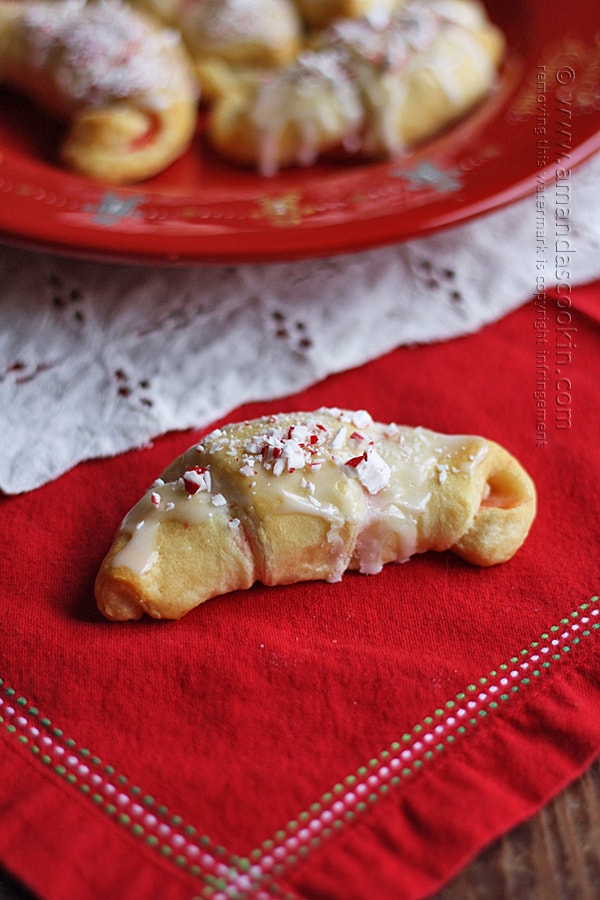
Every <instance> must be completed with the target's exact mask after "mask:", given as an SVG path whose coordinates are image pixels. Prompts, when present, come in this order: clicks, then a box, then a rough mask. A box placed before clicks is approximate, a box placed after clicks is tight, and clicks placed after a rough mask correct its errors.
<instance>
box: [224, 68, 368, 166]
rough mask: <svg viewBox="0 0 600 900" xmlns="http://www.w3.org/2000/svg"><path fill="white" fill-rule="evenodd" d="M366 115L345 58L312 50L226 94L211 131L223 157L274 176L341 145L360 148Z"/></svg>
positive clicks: (248, 80) (314, 160)
mask: <svg viewBox="0 0 600 900" xmlns="http://www.w3.org/2000/svg"><path fill="white" fill-rule="evenodd" d="M363 119H364V115H363V108H362V104H361V99H360V95H359V92H358V90H357V86H356V84H355V82H354V81H353V80H352V78H350V76H349V74H348V71H347V70H346V68H345V67H344V66H343V65H341V64H340V60H339V57H338V56H337V55H336V54H334V53H328V52H326V51H324V52H320V53H315V52H312V51H306V52H305V53H303V54H301V56H300V57H299V58H298V60H297V61H296V62H295V63H294V64H293V65H291V66H288V67H287V68H285V69H283V70H282V71H281V72H279V73H277V74H275V75H272V76H265V77H264V78H262V79H261V78H258V79H257V78H254V79H251V78H247V80H246V81H245V82H244V85H243V86H242V85H241V84H240V83H238V89H237V90H232V91H230V92H228V93H227V94H225V95H223V96H222V97H221V98H220V100H219V102H217V103H216V104H215V106H214V108H213V110H212V112H211V115H210V116H209V119H208V122H207V134H208V136H209V139H210V141H211V142H212V144H213V146H214V147H215V148H216V149H217V150H218V151H219V152H220V153H221V154H222V155H223V156H226V157H227V158H228V159H229V160H231V161H233V162H236V163H238V164H242V165H247V166H252V167H257V168H258V170H259V171H260V173H261V174H262V175H267V176H270V175H274V174H275V173H276V172H277V171H278V170H279V169H280V168H282V167H284V166H291V165H296V164H297V165H302V166H310V165H312V164H313V163H315V162H316V161H317V159H318V158H319V157H321V156H323V155H324V154H325V153H327V152H330V151H331V152H333V151H336V150H337V149H338V148H346V150H347V151H348V152H355V151H356V150H358V148H359V147H360V134H361V130H362V126H363Z"/></svg>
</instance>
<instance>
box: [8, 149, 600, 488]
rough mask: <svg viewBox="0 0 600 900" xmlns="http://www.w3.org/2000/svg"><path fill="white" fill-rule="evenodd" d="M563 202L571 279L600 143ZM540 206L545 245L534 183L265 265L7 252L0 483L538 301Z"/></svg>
mask: <svg viewBox="0 0 600 900" xmlns="http://www.w3.org/2000/svg"><path fill="white" fill-rule="evenodd" d="M569 199H570V207H569V216H568V227H569V230H568V245H569V250H570V251H571V252H570V254H569V255H568V257H567V259H568V262H569V268H568V278H569V279H570V281H571V283H572V284H573V285H575V284H577V283H583V282H586V281H590V280H592V279H594V278H597V277H599V276H600V156H597V157H595V158H593V159H592V160H590V161H588V162H587V163H586V164H584V165H582V166H581V167H579V168H578V169H577V170H575V171H574V172H573V174H572V182H571V190H570V198H569ZM544 215H545V238H544V241H543V242H542V243H541V244H540V239H539V236H536V231H537V229H536V218H537V217H538V216H539V210H538V209H536V199H535V196H532V197H529V198H526V199H525V200H522V201H519V202H518V203H516V204H513V205H512V206H510V207H507V208H505V209H502V210H499V211H496V212H494V213H491V214H488V215H487V216H484V217H481V218H479V219H477V220H474V221H472V222H469V223H466V224H462V225H460V226H457V227H454V228H451V229H448V230H446V231H443V232H440V233H437V234H435V235H432V236H428V237H420V238H416V239H414V240H410V241H407V242H405V243H402V244H399V245H395V246H389V247H383V248H379V249H375V250H369V251H365V252H362V253H356V254H352V255H348V256H337V257H332V258H328V259H324V260H323V259H319V260H307V261H301V262H293V263H291V262H290V263H285V262H284V263H274V264H270V265H250V264H248V265H240V266H237V267H229V266H228V267H225V266H196V267H186V268H183V267H182V268H169V267H166V266H165V267H161V266H148V267H140V266H134V265H117V264H109V263H102V262H89V261H82V260H75V259H68V258H62V257H58V256H52V255H47V254H43V253H34V252H30V251H25V250H21V249H15V248H9V247H3V248H0V284H1V287H0V323H1V325H0V410H1V411H2V425H3V439H2V441H1V442H0V488H1V489H2V490H3V491H4V492H5V493H20V492H23V491H28V490H32V489H34V488H36V487H39V486H41V485H43V484H45V483H46V482H48V481H51V480H53V479H55V478H57V477H58V476H60V475H61V474H62V473H63V472H65V471H67V470H68V469H70V468H71V467H73V466H75V465H76V464H77V463H79V462H81V461H83V460H87V459H93V458H98V457H106V456H111V455H114V454H117V453H120V452H123V451H125V450H129V449H132V448H136V447H140V446H143V445H144V444H145V443H147V442H148V441H150V440H151V439H152V438H154V437H157V436H158V435H160V434H164V433H166V432H167V431H171V430H176V429H185V428H190V427H202V426H205V425H208V424H209V423H211V422H212V421H213V420H214V419H216V418H218V417H219V416H222V415H225V414H226V413H227V412H228V411H230V410H232V409H234V408H235V407H237V406H238V405H240V404H241V403H244V402H247V401H250V400H252V401H256V400H265V401H266V400H273V399H276V398H278V397H282V396H285V395H287V394H290V393H293V392H295V391H298V390H301V389H302V388H305V387H307V386H309V385H310V384H313V383H315V382H317V381H320V380H321V379H323V378H325V377H326V376H328V375H330V374H333V373H335V372H339V371H343V370H346V369H349V368H351V367H354V366H358V365H361V364H363V363H365V362H368V361H369V360H371V359H374V358H376V357H378V356H380V355H381V354H383V353H386V352H388V351H390V350H392V349H393V348H394V347H397V346H400V345H406V344H413V343H426V342H436V341H442V340H448V339H451V338H456V337H459V336H461V335H466V334H470V333H473V332H476V331H477V330H478V329H480V328H482V327H483V326H484V325H487V324H490V323H492V322H494V321H496V320H498V319H499V318H501V317H502V316H504V315H506V314H508V313H509V312H511V311H512V310H514V309H516V308H517V307H519V306H521V305H523V304H525V303H526V302H528V301H529V300H531V298H532V297H533V296H534V295H535V292H536V285H537V286H539V284H540V282H539V276H540V274H542V277H543V285H544V289H546V290H549V289H550V288H551V287H552V285H553V284H554V283H555V282H556V281H557V279H560V278H561V277H563V278H564V277H566V276H565V273H564V272H563V274H562V276H561V275H560V274H557V269H558V249H560V248H557V246H556V242H555V220H554V209H551V208H547V209H546V210H545V213H544ZM563 224H566V223H563ZM562 234H563V235H564V234H565V232H564V231H563V232H562ZM564 248H565V245H564V244H563V245H562V249H563V250H564ZM562 255H564V254H562ZM566 261H567V260H565V262H566ZM563 268H565V267H564V266H563ZM532 340H533V339H532ZM532 346H533V345H532ZM533 353H534V351H533V349H532V359H533ZM532 365H533V362H532ZM331 402H332V403H334V402H335V398H334V397H332V398H331Z"/></svg>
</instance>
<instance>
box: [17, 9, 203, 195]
mask: <svg viewBox="0 0 600 900" xmlns="http://www.w3.org/2000/svg"><path fill="white" fill-rule="evenodd" d="M0 82H5V83H7V84H9V85H10V86H12V87H15V88H17V89H19V90H21V91H23V92H24V93H26V94H28V95H29V96H30V97H31V98H33V99H34V100H35V101H36V102H37V103H38V105H39V106H40V107H41V108H42V109H44V110H45V111H46V112H48V113H50V114H52V115H54V116H56V117H58V118H60V119H63V120H65V121H66V122H68V123H69V132H68V134H67V137H66V139H65V141H64V143H63V145H62V148H61V157H62V159H63V161H64V162H65V163H66V164H67V166H69V167H70V168H72V169H74V170H76V171H79V172H82V173H83V174H85V175H88V176H89V177H91V178H94V179H99V180H102V181H107V182H111V183H115V184H119V183H124V182H131V181H139V180H142V179H145V178H149V177H150V176H152V175H155V174H157V173H158V172H160V171H162V170H163V169H165V168H166V167H167V166H168V165H170V164H171V163H172V162H173V161H174V160H175V159H177V157H179V156H180V155H181V154H182V153H183V152H184V151H185V150H186V149H187V147H188V145H189V144H190V141H191V140H192V137H193V135H194V132H195V128H196V122H197V100H198V87H197V84H196V81H195V77H194V74H193V71H192V68H191V64H190V62H189V59H188V56H187V53H186V51H185V50H184V48H183V45H182V43H181V39H180V37H179V35H178V33H177V32H175V31H173V30H171V29H166V28H165V27H163V26H162V25H160V26H159V25H158V23H157V22H156V21H155V20H154V19H152V18H149V17H147V16H146V15H144V14H142V13H140V12H138V11H135V10H133V9H131V8H130V7H128V6H127V5H125V4H123V3H120V2H119V0H96V2H94V0H90V2H87V3H86V2H85V0H60V2H43V0H42V2H39V0H0Z"/></svg>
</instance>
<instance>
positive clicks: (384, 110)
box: [207, 0, 504, 175]
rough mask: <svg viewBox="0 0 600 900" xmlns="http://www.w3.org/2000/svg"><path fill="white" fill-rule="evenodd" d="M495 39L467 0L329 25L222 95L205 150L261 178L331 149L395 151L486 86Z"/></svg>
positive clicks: (384, 154)
mask: <svg viewBox="0 0 600 900" xmlns="http://www.w3.org/2000/svg"><path fill="white" fill-rule="evenodd" d="M503 53H504V38H503V35H502V33H501V32H500V30H499V29H498V28H496V26H494V25H493V24H491V23H490V21H489V20H488V18H487V16H486V13H485V10H484V8H483V7H482V6H480V5H479V4H478V3H476V2H474V0H409V2H406V4H401V5H400V6H399V8H398V10H397V11H396V12H393V13H390V14H387V15H371V16H364V17H362V18H346V19H341V20H337V21H335V22H334V23H333V24H332V25H331V26H330V27H329V28H326V29H324V30H322V31H319V32H317V33H315V34H314V35H313V37H312V40H311V42H310V43H309V46H308V47H307V49H305V50H304V51H303V52H302V53H300V54H299V56H298V57H297V58H296V59H295V60H294V62H292V63H291V64H290V65H289V66H286V67H284V68H283V69H280V70H277V71H274V72H271V73H267V72H264V73H263V75H262V77H261V78H258V77H257V78H255V79H254V80H250V81H249V82H240V84H239V88H238V89H237V90H235V89H234V90H231V91H228V92H226V93H224V94H223V95H222V96H221V98H220V102H217V103H216V104H215V105H214V107H213V109H212V112H211V116H210V117H209V120H208V125H207V134H208V136H209V139H210V140H211V141H212V143H213V145H214V147H215V148H216V149H217V150H218V151H219V152H220V153H222V155H223V156H225V157H227V158H229V159H230V160H232V161H234V162H237V163H242V164H246V165H252V166H255V167H257V168H258V170H259V171H260V172H262V173H263V174H265V175H270V174H273V173H274V172H276V171H277V170H278V169H279V168H282V167H285V166H289V165H304V166H306V165H311V164H313V163H314V162H315V161H316V160H318V159H319V158H320V157H322V156H323V155H326V154H330V153H331V152H332V150H335V149H337V150H338V151H339V152H340V153H342V155H344V154H345V155H347V154H348V153H352V154H354V155H355V156H358V157H359V158H365V159H382V158H390V157H392V158H393V157H396V156H399V155H400V154H402V153H403V152H405V151H407V150H409V149H412V148H413V147H415V146H416V145H417V144H419V143H421V142H423V141H424V140H426V139H428V138H431V137H432V136H433V135H435V134H437V133H438V132H440V131H441V130H443V129H444V128H445V127H446V126H448V125H450V124H451V123H453V122H455V121H456V120H457V119H459V118H461V117H462V116H464V115H465V114H466V113H467V112H469V111H470V110H471V109H472V108H473V107H474V106H475V105H476V104H477V103H478V102H479V101H480V100H482V99H483V98H484V97H485V96H486V95H487V94H489V93H490V91H491V90H492V88H493V86H494V84H495V81H496V76H497V72H498V68H499V65H500V62H501V59H502V56H503Z"/></svg>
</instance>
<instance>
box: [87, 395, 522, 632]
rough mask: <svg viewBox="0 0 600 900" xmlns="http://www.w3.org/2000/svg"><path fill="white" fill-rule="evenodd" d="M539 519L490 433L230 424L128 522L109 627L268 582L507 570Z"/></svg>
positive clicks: (107, 572)
mask: <svg viewBox="0 0 600 900" xmlns="http://www.w3.org/2000/svg"><path fill="white" fill-rule="evenodd" d="M535 512H536V492H535V488H534V485H533V483H532V481H531V478H530V477H529V475H528V474H527V473H526V472H525V471H524V469H523V468H522V466H521V465H520V464H519V463H518V462H517V461H516V460H515V459H514V458H513V457H512V456H511V455H510V454H509V453H508V452H507V451H506V450H504V449H503V448H502V447H500V446H499V445H498V444H496V443H494V442H493V441H488V440H486V439H485V438H482V437H476V436H465V435H454V436H449V435H444V434H438V433H436V432H433V431H429V430H427V429H425V428H409V427H404V426H398V425H393V424H392V425H386V424H382V423H379V422H374V421H373V419H372V418H371V416H370V415H369V414H368V413H367V412H365V411H357V412H353V411H346V410H340V409H319V410H317V411H315V412H308V413H303V412H298V413H293V414H284V415H278V416H268V417H264V418H260V419H256V420H254V421H250V422H243V423H238V424H232V425H227V426H225V427H224V428H221V429H217V430H215V431H213V432H212V433H211V434H209V435H208V436H207V437H205V438H204V439H203V440H202V441H201V443H199V444H196V445H194V446H192V447H190V448H189V450H187V451H186V452H185V453H184V454H183V455H182V456H180V457H179V458H178V459H176V460H175V461H174V462H173V463H172V464H171V465H170V466H168V468H167V469H166V470H165V471H164V472H163V474H162V476H161V477H160V478H159V479H158V480H157V481H156V482H155V483H154V484H153V485H152V487H151V488H150V489H149V490H148V492H147V493H146V494H145V495H144V496H143V497H142V499H141V500H140V501H139V502H138V503H137V505H136V506H134V508H133V509H132V510H131V511H130V512H129V513H128V515H127V516H126V517H125V519H124V521H123V523H122V525H121V527H120V529H119V530H118V532H117V534H116V536H115V539H114V542H113V545H112V547H111V548H110V550H109V552H108V554H107V556H106V558H105V559H104V561H103V563H102V565H101V568H100V571H99V573H98V576H97V579H96V588H95V593H96V600H97V603H98V606H99V609H100V610H101V612H102V613H103V614H104V615H105V616H106V617H107V618H109V619H114V620H126V619H138V618H140V617H141V616H142V614H143V613H148V614H149V615H150V616H152V617H154V618H166V619H178V618H180V617H181V616H183V615H185V614H186V613H187V612H189V611H190V610H191V609H193V608H194V607H196V606H198V605H199V604H200V603H203V602H204V601H205V600H208V599H209V598H210V597H214V596H217V595H220V594H225V593H227V592H229V591H235V590H240V589H245V588H248V587H250V586H251V585H252V584H253V583H254V582H255V581H260V582H262V583H263V584H265V585H284V584H290V583H294V582H300V581H313V580H326V581H330V582H335V581H338V580H340V579H341V577H342V575H343V573H344V572H345V571H346V570H348V569H356V570H359V571H360V572H362V573H365V574H374V573H377V572H379V571H380V570H381V568H382V567H383V566H384V565H385V564H386V563H390V562H404V561H405V560H407V559H408V558H409V557H410V556H412V555H413V554H415V553H424V552H425V551H428V550H440V551H442V550H451V551H452V552H453V553H455V554H457V555H458V556H460V557H462V558H463V559H465V560H467V561H468V562H470V563H473V564H475V565H479V566H491V565H495V564H496V563H501V562H505V561H506V560H508V559H510V557H511V556H512V555H513V554H514V553H515V552H516V551H517V549H518V548H519V547H520V546H521V544H522V543H523V541H524V540H525V538H526V536H527V534H528V532H529V528H530V526H531V523H532V521H533V519H534V516H535Z"/></svg>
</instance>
